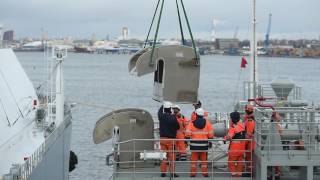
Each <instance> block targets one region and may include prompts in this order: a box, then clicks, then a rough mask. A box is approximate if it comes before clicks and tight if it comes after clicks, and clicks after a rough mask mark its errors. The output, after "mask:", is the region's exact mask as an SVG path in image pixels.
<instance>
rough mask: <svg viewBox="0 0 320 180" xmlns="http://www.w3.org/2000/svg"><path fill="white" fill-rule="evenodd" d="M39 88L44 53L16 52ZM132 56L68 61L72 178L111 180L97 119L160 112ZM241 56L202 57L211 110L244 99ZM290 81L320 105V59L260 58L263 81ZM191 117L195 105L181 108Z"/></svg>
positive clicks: (203, 90)
mask: <svg viewBox="0 0 320 180" xmlns="http://www.w3.org/2000/svg"><path fill="white" fill-rule="evenodd" d="M17 56H18V58H19V60H20V62H21V63H22V65H23V66H24V68H25V69H26V72H27V74H28V75H29V77H30V78H31V80H32V81H33V83H34V85H35V87H36V86H38V85H39V84H41V83H43V82H44V81H45V79H46V77H47V74H46V68H45V67H46V62H45V60H44V56H43V53H31V52H30V53H17ZM129 58H130V56H128V55H97V54H74V53H69V57H68V58H67V59H66V60H65V63H64V77H65V94H66V100H67V101H69V102H71V103H72V102H76V103H77V106H76V107H75V108H74V109H73V110H72V113H73V131H72V144H71V148H72V150H73V151H75V152H76V154H77V155H78V159H79V164H78V166H77V169H76V170H74V171H73V172H72V173H71V174H70V179H74V180H78V179H79V180H87V179H88V180H92V179H108V177H109V176H110V174H111V169H110V168H109V167H107V166H106V165H105V155H106V154H107V153H109V152H110V151H111V143H110V142H105V143H103V144H99V145H95V144H94V143H93V141H92V132H93V128H94V125H95V123H96V121H97V120H98V119H99V117H101V116H103V115H104V114H106V113H108V112H110V111H112V110H114V109H119V108H128V107H139V108H143V109H146V110H148V111H149V112H151V113H152V114H153V115H155V114H156V110H157V108H158V107H159V106H160V104H159V103H157V102H154V101H153V100H152V88H153V87H152V86H153V77H152V75H147V76H145V77H140V78H138V77H135V76H132V75H129V73H128V70H127V69H128V68H127V67H128V65H127V64H128V61H129ZM240 61H241V57H238V56H203V57H202V58H201V81H200V90H199V95H200V99H201V101H202V103H203V106H204V108H205V109H206V110H208V111H209V112H217V111H222V112H227V111H230V110H231V109H232V107H233V104H234V102H235V101H236V100H239V99H241V97H242V88H241V87H242V81H244V80H247V79H248V74H249V68H247V69H244V70H241V71H242V72H240ZM278 76H282V77H290V78H291V79H292V80H293V81H294V82H296V84H298V85H299V86H302V87H303V97H304V98H305V99H307V100H308V101H310V102H312V101H314V102H315V103H319V102H320V93H319V92H320V59H286V58H259V79H260V80H264V81H271V80H273V79H274V78H276V77H278ZM182 108H183V112H184V114H186V115H188V116H189V115H190V113H191V111H192V107H191V105H184V106H182Z"/></svg>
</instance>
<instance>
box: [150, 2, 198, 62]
mask: <svg viewBox="0 0 320 180" xmlns="http://www.w3.org/2000/svg"><path fill="white" fill-rule="evenodd" d="M160 1H161V0H158V3H157V6H156V9H155V12H154V14H153V18H152V21H151V25H150V27H149V31H148V35H147V38H146V41H145V44H144V48H145V47H146V46H147V44H148V41H149V36H150V33H151V30H152V27H153V23H154V21H155V17H156V15H157V12H158V9H159V5H160ZM164 1H165V0H162V1H161V7H160V11H159V17H158V22H157V26H156V31H155V35H154V39H153V44H152V51H151V57H150V62H149V65H150V66H153V65H154V62H153V55H154V50H155V47H156V43H157V38H158V33H159V27H160V22H161V17H162V12H163V6H164ZM180 3H181V7H182V10H183V14H184V18H185V20H186V23H187V27H188V31H189V34H190V38H191V42H192V47H193V49H194V54H195V57H196V58H195V61H196V63H195V64H196V65H199V55H198V53H197V48H196V43H195V41H194V38H193V34H192V30H191V26H190V23H189V19H188V16H187V12H186V9H185V6H184V4H183V0H180ZM176 6H177V13H178V20H179V26H180V33H181V39H182V45H186V42H185V38H184V33H183V27H182V21H181V15H180V8H179V3H178V0H176Z"/></svg>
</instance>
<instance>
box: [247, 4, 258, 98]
mask: <svg viewBox="0 0 320 180" xmlns="http://www.w3.org/2000/svg"><path fill="white" fill-rule="evenodd" d="M256 25H257V20H256V0H252V38H251V42H250V48H251V55H250V56H251V57H250V59H251V63H250V65H251V69H250V81H251V85H250V96H249V98H251V99H254V98H256V83H257V82H258V75H257V71H258V66H257V64H258V62H257V40H256Z"/></svg>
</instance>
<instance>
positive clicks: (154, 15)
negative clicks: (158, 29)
mask: <svg viewBox="0 0 320 180" xmlns="http://www.w3.org/2000/svg"><path fill="white" fill-rule="evenodd" d="M159 4H160V0H158V3H157V6H156V10H155V11H154V14H153V18H152V21H151V24H150V27H149V31H148V35H147V38H146V41H145V42H144V46H143V48H146V46H147V43H148V41H149V36H150V33H151V29H152V26H153V22H154V19H155V17H156V14H157V12H158V8H159Z"/></svg>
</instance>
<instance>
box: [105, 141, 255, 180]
mask: <svg viewBox="0 0 320 180" xmlns="http://www.w3.org/2000/svg"><path fill="white" fill-rule="evenodd" d="M161 140H164V139H130V140H127V141H122V142H117V143H115V144H114V151H113V154H112V156H113V163H110V162H107V164H112V165H113V168H114V172H113V176H112V177H114V178H115V177H123V176H130V177H133V178H137V179H139V178H145V177H148V178H151V177H159V176H160V173H161V172H160V167H159V164H160V163H161V161H165V162H166V163H167V164H168V165H169V167H170V165H171V164H175V173H176V174H178V175H180V177H189V176H190V173H191V172H190V169H191V163H192V162H195V161H192V160H191V159H190V155H191V153H192V152H207V157H208V158H207V160H206V161H204V162H207V164H208V175H209V176H210V177H214V176H227V177H231V172H229V170H228V168H227V166H228V163H231V162H236V163H238V164H239V163H243V165H244V167H246V166H245V165H246V164H248V163H252V161H246V160H245V158H244V154H245V153H246V152H249V151H247V150H230V149H229V148H227V144H228V143H229V142H228V141H227V144H224V143H223V139H221V138H219V139H218V138H216V139H209V140H208V141H209V143H211V144H212V147H211V148H209V150H205V151H198V150H197V151H192V150H190V149H189V148H187V150H186V152H187V157H188V158H187V160H186V161H180V160H176V159H175V160H173V161H171V160H168V159H162V158H161V157H162V155H161V153H165V155H166V156H167V155H168V154H169V153H175V154H177V153H179V152H181V151H179V150H176V149H175V148H173V149H171V150H161V148H160V142H161ZM165 141H169V142H170V141H171V142H172V144H173V145H175V144H176V143H177V142H179V141H180V142H181V141H182V142H192V140H190V139H165ZM205 141H206V140H205ZM237 141H239V142H241V143H252V141H251V139H245V140H237ZM143 143H153V144H154V148H153V149H147V150H146V149H144V148H143ZM128 144H129V145H130V148H127V149H123V148H121V147H124V145H128ZM126 147H128V146H126ZM173 147H174V146H173ZM232 152H241V153H243V160H241V161H228V159H227V158H226V157H227V156H228V153H232ZM146 153H150V154H158V158H155V157H153V158H150V159H145V158H143V157H141V156H142V155H143V154H146ZM109 158H110V156H109ZM109 158H107V159H108V160H110V159H109ZM251 159H252V154H251ZM197 162H198V165H199V164H201V161H200V160H198V161H197ZM198 165H197V167H198ZM168 169H169V168H168ZM197 169H198V172H197V174H198V177H200V176H201V175H199V174H201V168H197ZM168 172H169V171H168ZM239 173H249V171H248V170H247V169H246V168H244V170H243V171H242V172H239ZM167 177H169V174H168V173H167ZM249 178H250V177H249ZM172 179H174V177H172Z"/></svg>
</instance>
